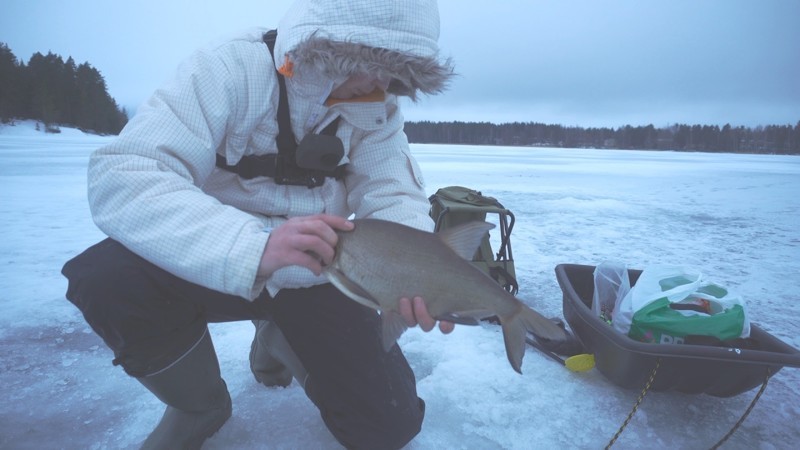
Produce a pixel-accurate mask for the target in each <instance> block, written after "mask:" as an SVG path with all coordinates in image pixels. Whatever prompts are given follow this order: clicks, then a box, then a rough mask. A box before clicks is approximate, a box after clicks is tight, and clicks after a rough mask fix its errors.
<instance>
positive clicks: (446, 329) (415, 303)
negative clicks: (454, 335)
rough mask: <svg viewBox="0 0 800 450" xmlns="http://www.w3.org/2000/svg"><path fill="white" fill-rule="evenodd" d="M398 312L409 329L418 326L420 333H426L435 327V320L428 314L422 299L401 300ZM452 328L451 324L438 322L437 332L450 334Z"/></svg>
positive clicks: (453, 326)
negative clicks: (420, 329)
mask: <svg viewBox="0 0 800 450" xmlns="http://www.w3.org/2000/svg"><path fill="white" fill-rule="evenodd" d="M398 310H399V312H400V315H401V316H403V319H404V320H405V321H406V325H408V326H409V327H413V326H416V325H419V327H420V328H422V331H425V332H428V331H431V330H432V329H433V327H435V326H436V319H434V318H433V317H431V315H430V314H429V313H428V307H427V306H425V301H424V300H423V299H422V297H414V298H413V299H408V298H405V297H404V298H401V299H400V304H399V305H398ZM453 328H455V324H454V323H452V322H446V321H440V322H439V331H441V332H442V333H444V334H448V333H450V332H451V331H453Z"/></svg>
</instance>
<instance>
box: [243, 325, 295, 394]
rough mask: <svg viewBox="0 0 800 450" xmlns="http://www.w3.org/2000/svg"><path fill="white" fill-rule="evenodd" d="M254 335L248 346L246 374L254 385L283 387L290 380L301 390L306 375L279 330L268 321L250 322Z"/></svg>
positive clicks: (287, 384)
mask: <svg viewBox="0 0 800 450" xmlns="http://www.w3.org/2000/svg"><path fill="white" fill-rule="evenodd" d="M253 324H254V325H255V326H256V335H255V337H254V338H253V343H252V344H251V345H250V370H251V371H252V372H253V376H255V377H256V381H258V382H259V383H261V384H263V385H265V386H269V387H274V386H282V387H286V386H289V385H290V384H291V383H292V378H293V377H294V379H296V380H297V382H298V383H300V386H302V387H305V384H306V379H307V378H308V373H307V372H306V369H305V367H303V364H302V363H301V362H300V360H299V359H298V358H297V355H296V354H295V353H294V350H292V347H291V346H289V342H288V341H287V340H286V337H284V336H283V333H282V332H281V330H280V328H278V326H277V325H275V324H274V323H272V322H270V321H268V320H254V321H253Z"/></svg>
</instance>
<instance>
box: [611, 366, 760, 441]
mask: <svg viewBox="0 0 800 450" xmlns="http://www.w3.org/2000/svg"><path fill="white" fill-rule="evenodd" d="M660 365H661V358H658V360H656V366H655V367H653V371H652V372H651V373H650V378H649V379H648V380H647V383H645V385H644V389H642V393H641V394H639V398H638V399H636V403H634V405H633V409H632V410H631V412H630V413H629V414H628V417H627V418H625V422H623V423H622V426H621V427H619V430H617V433H616V434H615V435H614V437H612V438H611V441H609V443H608V445H606V447H605V450H608V449H610V448H611V446H612V445H614V442H616V441H617V439H618V438H619V435H620V434H622V431H623V430H624V429H625V427H627V426H628V424H629V423H630V421H631V419H632V418H633V415H634V414H636V410H638V409H639V405H641V404H642V401H643V400H644V397H645V395H647V393H648V392H649V391H650V387H651V386H652V385H653V380H655V378H656V373H657V372H658V368H659V366H660ZM771 376H772V371H771V370H770V368H769V367H767V376H766V377H765V378H764V383H762V384H761V389H759V390H758V393H757V394H756V396H755V397H754V398H753V401H751V402H750V405H749V406H748V407H747V409H746V410H745V412H744V414H742V417H740V418H739V420H738V421H737V422H736V424H735V425H733V427H732V428H731V429H730V431H728V433H726V434H725V436H723V437H722V439H720V440H719V442H717V443H716V444H714V446H713V447H711V450H717V449H718V448H719V447H720V446H721V445H722V444H724V443H725V441H727V440H728V439H729V438H730V437H731V436H732V435H733V433H735V432H736V430H738V429H739V427H740V426H741V425H742V423H744V421H745V419H747V416H748V415H750V411H752V410H753V407H755V406H756V403H757V402H758V399H759V398H761V394H763V393H764V390H765V389H767V383H769V379H770V377H771Z"/></svg>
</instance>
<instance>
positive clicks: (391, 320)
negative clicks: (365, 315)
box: [381, 309, 408, 352]
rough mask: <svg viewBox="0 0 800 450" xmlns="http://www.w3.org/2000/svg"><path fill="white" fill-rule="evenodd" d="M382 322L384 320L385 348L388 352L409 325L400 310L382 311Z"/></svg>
mask: <svg viewBox="0 0 800 450" xmlns="http://www.w3.org/2000/svg"><path fill="white" fill-rule="evenodd" d="M381 322H383V349H384V350H385V351H387V352H388V351H389V350H391V349H392V346H393V345H394V343H395V342H397V339H399V338H400V336H401V335H402V334H403V333H404V332H405V331H406V329H408V325H406V321H405V319H403V316H401V315H400V313H399V312H397V311H394V310H391V309H389V310H383V311H381Z"/></svg>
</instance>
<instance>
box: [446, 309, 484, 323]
mask: <svg viewBox="0 0 800 450" xmlns="http://www.w3.org/2000/svg"><path fill="white" fill-rule="evenodd" d="M491 315H492V312H491V311H489V310H486V309H476V310H473V311H453V312H449V313H444V314H440V315H438V316H436V317H434V319H436V320H444V321H446V322H453V323H457V324H459V325H478V324H479V323H480V320H481V319H483V318H485V317H490V316H491Z"/></svg>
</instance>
